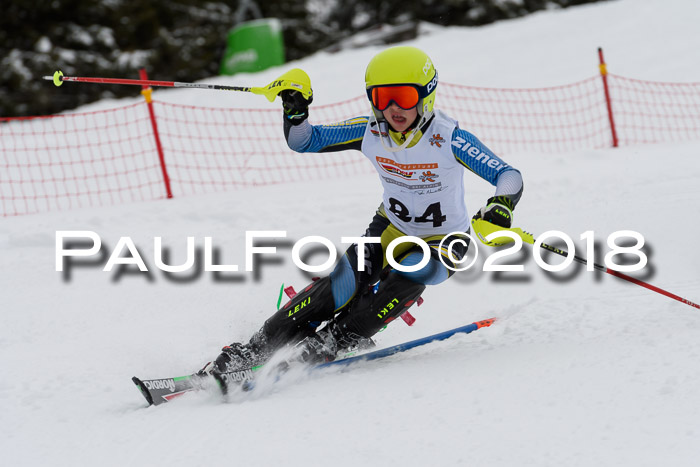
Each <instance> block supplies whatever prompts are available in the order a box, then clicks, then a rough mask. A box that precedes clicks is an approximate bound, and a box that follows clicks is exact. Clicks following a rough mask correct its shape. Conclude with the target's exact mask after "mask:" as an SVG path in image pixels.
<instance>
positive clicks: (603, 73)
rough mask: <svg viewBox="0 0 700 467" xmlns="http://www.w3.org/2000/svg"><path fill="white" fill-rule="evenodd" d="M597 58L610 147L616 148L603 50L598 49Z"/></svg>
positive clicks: (615, 133) (615, 135) (615, 132)
mask: <svg viewBox="0 0 700 467" xmlns="http://www.w3.org/2000/svg"><path fill="white" fill-rule="evenodd" d="M598 58H599V59H600V76H601V78H603V88H604V89H605V103H606V104H607V106H608V119H610V132H611V133H612V145H613V147H614V148H616V147H617V131H615V119H614V118H613V111H612V102H611V101H610V90H609V89H608V69H607V67H606V66H605V60H604V59H603V49H602V48H601V47H598Z"/></svg>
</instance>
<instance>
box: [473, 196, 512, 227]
mask: <svg viewBox="0 0 700 467" xmlns="http://www.w3.org/2000/svg"><path fill="white" fill-rule="evenodd" d="M513 209H515V205H514V204H513V200H511V199H510V197H509V196H505V195H501V196H493V197H491V198H489V199H488V201H486V206H484V207H483V208H481V209H479V212H477V213H476V215H474V217H473V218H474V219H483V220H485V221H487V222H490V223H492V224H496V225H498V226H500V227H505V228H507V229H508V228H510V226H511V225H512V223H513Z"/></svg>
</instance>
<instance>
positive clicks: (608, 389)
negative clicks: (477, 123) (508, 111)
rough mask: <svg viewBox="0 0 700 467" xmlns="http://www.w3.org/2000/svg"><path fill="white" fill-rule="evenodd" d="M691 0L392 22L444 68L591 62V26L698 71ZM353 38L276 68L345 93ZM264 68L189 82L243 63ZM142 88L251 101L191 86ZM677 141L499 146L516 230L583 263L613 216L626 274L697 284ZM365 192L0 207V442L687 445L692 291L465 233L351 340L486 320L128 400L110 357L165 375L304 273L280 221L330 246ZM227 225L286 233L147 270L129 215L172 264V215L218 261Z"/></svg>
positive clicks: (201, 457)
mask: <svg viewBox="0 0 700 467" xmlns="http://www.w3.org/2000/svg"><path fill="white" fill-rule="evenodd" d="M698 19H700V7H698V6H697V4H696V3H695V2H693V1H691V0H687V1H680V0H675V1H661V0H634V1H633V0H620V1H614V2H609V3H602V4H598V5H589V6H582V7H576V8H571V9H567V10H565V11H548V12H543V13H539V14H536V15H533V16H531V17H528V18H524V19H518V20H513V21H507V22H503V23H499V24H495V25H491V26H488V27H483V28H475V29H464V28H449V29H444V30H441V31H437V32H435V33H433V34H432V35H430V36H426V37H423V38H421V39H419V40H417V41H415V42H412V44H415V45H417V46H419V47H422V48H423V49H425V50H426V51H427V52H428V53H429V54H430V55H431V56H432V57H433V59H434V61H435V63H436V65H437V67H438V69H439V70H440V73H441V79H443V80H445V81H449V82H454V83H464V84H476V85H491V86H512V87H523V86H539V85H550V84H562V83H567V82H571V81H575V80H578V79H582V78H585V77H588V76H590V75H592V74H594V73H595V72H596V55H595V49H596V47H597V46H603V47H604V48H605V50H606V54H607V59H608V62H609V64H610V65H609V67H610V69H611V70H613V71H615V72H616V73H618V74H622V75H627V76H632V77H637V78H643V79H656V80H666V81H700V62H698V61H697V60H694V59H692V57H696V55H697V53H696V51H697V50H698V49H700V29H698V28H697V22H698ZM377 50H378V49H376V48H369V49H361V50H353V51H349V52H345V53H342V54H339V55H325V54H319V55H315V56H313V57H309V58H308V59H305V60H302V61H299V62H296V63H294V64H288V67H292V66H298V67H301V68H304V69H305V70H307V71H308V73H309V75H310V76H311V78H312V80H313V83H314V89H315V93H316V96H317V99H318V101H319V102H322V103H330V102H334V101H338V100H341V99H344V98H347V97H354V96H357V95H359V94H361V92H362V78H363V77H362V73H363V70H364V67H365V64H366V63H367V61H368V60H369V58H370V57H371V56H372V55H373V54H374V53H376V51H377ZM285 68H286V67H285ZM280 73H281V69H277V70H269V71H266V72H265V73H260V74H259V75H247V76H242V77H235V78H212V79H211V80H207V81H214V82H227V83H229V82H231V83H237V82H244V81H246V80H247V81H250V82H253V81H254V84H255V83H266V82H269V81H270V80H271V79H272V78H274V77H275V76H277V75H279V74H280ZM156 97H157V98H159V99H162V100H174V101H179V102H193V103H197V104H199V105H228V104H229V102H230V103H231V104H232V105H233V101H234V100H235V101H236V105H238V102H239V101H238V98H239V97H240V102H241V106H246V105H250V106H256V107H262V106H264V105H267V104H266V103H265V101H262V102H261V101H260V100H259V98H258V99H254V100H247V99H249V98H251V97H252V96H244V95H241V96H236V98H235V99H234V98H230V97H227V98H230V99H231V101H224V100H223V99H221V95H220V94H216V93H215V92H212V93H210V92H203V91H168V92H165V91H162V92H157V93H156ZM100 105H101V106H103V107H106V106H113V105H121V103H115V102H103V103H101V104H100ZM438 106H439V99H438ZM92 108H94V106H92ZM312 120H313V117H312ZM279 131H282V130H281V128H280V129H279ZM699 152H700V142H695V143H683V144H675V145H671V144H669V145H663V146H639V147H627V148H620V149H609V150H601V151H587V150H581V151H578V152H575V153H567V154H549V155H546V154H532V153H530V154H509V155H508V156H507V157H506V160H507V162H509V163H510V164H511V165H513V166H515V167H517V168H519V169H520V170H521V171H522V173H523V176H524V179H525V193H524V196H523V199H522V201H521V203H520V204H519V205H518V208H517V210H516V213H515V222H516V224H517V225H518V226H521V227H522V228H524V229H526V230H528V231H531V232H533V233H535V234H539V233H542V232H545V231H547V230H552V229H556V230H561V231H563V232H566V233H567V234H568V235H570V236H571V237H572V238H573V239H574V241H575V243H576V246H577V248H578V249H577V251H578V252H579V254H582V255H585V254H586V251H585V242H584V241H582V240H580V239H579V237H580V235H581V234H582V233H583V232H586V231H594V232H595V238H596V240H597V243H598V245H597V252H596V256H597V259H598V261H602V259H603V256H604V254H605V253H606V252H607V251H609V248H608V247H607V246H606V239H607V237H608V236H609V235H610V234H611V233H613V232H616V231H620V230H633V231H636V232H639V233H641V234H642V235H643V236H644V238H645V240H646V248H645V251H646V253H647V254H648V256H649V264H648V266H647V267H646V268H645V269H644V270H643V271H641V272H640V273H638V274H636V275H637V276H638V277H641V278H643V279H644V280H647V281H649V282H651V283H653V284H655V285H657V286H659V287H662V288H665V289H668V290H670V291H672V292H674V293H676V294H678V295H681V296H684V297H687V298H688V299H690V300H692V301H694V302H698V301H700V253H699V252H698V249H699V246H698V240H697V239H698V235H697V232H698V231H699V229H700V219H699V216H698V208H697V205H698V200H699V199H700V185H699V184H698V180H700V161H699V160H698V153H699ZM290 157H312V156H301V155H297V156H295V155H291V154H290ZM466 183H467V193H468V195H467V203H468V206H469V209H470V210H471V211H472V212H474V211H475V210H476V209H478V208H479V207H480V206H481V205H482V203H483V202H484V201H485V200H486V199H487V198H488V197H489V196H490V195H491V194H492V193H493V188H492V187H491V186H489V185H488V184H487V183H486V182H483V181H481V180H479V179H478V178H476V177H475V176H470V175H468V176H467V182H466ZM380 194H381V193H380V186H379V183H378V181H377V180H376V177H375V176H373V175H370V176H364V177H354V178H346V179H338V180H319V181H308V182H306V183H299V184H294V185H286V186H275V187H265V188H259V189H251V190H247V191H236V192H231V193H228V194H217V195H208V196H199V197H189V198H179V199H173V200H169V201H160V202H152V203H141V204H130V205H123V206H116V207H109V208H100V209H94V210H90V209H84V210H76V211H68V212H61V213H54V214H42V215H36V216H25V217H18V218H9V219H4V220H2V221H0V251H1V252H2V270H1V273H0V284H1V286H0V299H1V300H0V304H1V305H0V306H2V310H3V312H2V313H1V314H0V368H2V370H3V374H4V377H3V378H1V379H0V414H2V423H0V452H2V458H3V464H4V465H12V466H34V465H52V466H76V465H106V466H124V465H168V466H192V465H222V464H231V465H234V464H235V465H245V466H253V465H261V466H267V465H285V466H302V465H332V466H356V465H402V466H409V465H410V466H414V465H415V466H422V465H456V464H464V465H474V466H499V467H500V466H545V465H546V466H550V465H551V466H563V465H565V466H601V465H606V466H623V465H624V466H660V465H669V466H695V465H698V459H699V458H700V443H698V438H699V437H700V365H699V364H698V360H699V359H700V310H697V309H694V308H691V307H690V306H687V305H685V304H682V303H680V302H677V301H674V300H671V299H669V298H666V297H663V296H661V295H659V294H656V293H654V292H651V291H649V290H646V289H643V288H641V287H637V286H634V285H631V284H628V283H626V282H623V281H620V280H619V279H616V278H614V277H612V276H609V275H601V274H598V273H590V272H586V271H585V270H583V269H582V268H575V267H573V266H572V267H571V268H569V269H567V270H566V271H563V272H561V273H553V274H544V273H543V272H542V271H541V270H540V269H539V268H538V267H537V266H536V265H535V263H534V260H533V259H532V253H531V249H530V247H529V246H525V247H524V248H523V250H522V252H520V253H519V254H517V255H516V256H514V260H515V261H516V262H520V263H522V264H524V266H525V270H524V271H523V272H517V273H501V274H494V273H483V272H480V271H479V266H480V265H483V258H484V257H486V256H487V255H488V254H489V253H490V252H491V251H489V250H487V247H485V246H483V245H479V246H478V250H479V253H480V259H479V260H478V261H477V266H476V267H474V268H472V269H471V270H469V271H467V272H464V273H459V274H458V275H456V276H455V277H454V278H452V279H450V280H449V281H448V282H446V283H445V284H443V285H441V286H439V287H431V288H429V289H428V290H427V291H426V292H425V294H424V298H425V304H424V305H423V306H422V307H420V308H415V309H412V312H413V314H414V316H415V317H416V318H417V322H416V324H414V326H412V327H408V326H406V325H405V324H404V323H403V322H401V321H400V320H399V321H397V322H395V323H394V324H392V325H390V326H389V327H388V328H387V330H385V331H384V332H382V333H381V334H379V335H378V336H377V342H378V345H379V346H381V347H384V346H388V345H392V344H395V343H398V342H402V341H405V340H410V339H414V338H418V337H423V336H426V335H428V334H432V333H435V332H439V331H443V330H447V329H450V328H453V327H457V326H460V325H464V324H468V323H470V322H473V321H476V320H480V319H485V318H491V317H497V318H499V321H497V322H496V323H495V324H494V325H493V326H492V327H490V328H486V329H482V330H479V331H477V332H475V333H472V334H469V335H463V336H456V337H454V338H452V339H450V340H448V341H445V342H441V343H436V344H434V345H429V346H426V347H422V348H420V349H415V350H413V351H410V352H407V353H404V354H399V355H396V356H393V357H391V358H388V359H385V360H381V361H376V362H370V363H366V364H362V365H360V366H358V367H356V368H355V369H354V370H352V371H350V372H345V373H339V372H336V371H329V372H324V373H321V374H316V375H314V376H313V377H308V378H301V379H297V380H296V381H287V382H282V383H281V384H278V385H276V386H271V387H262V388H261V390H260V391H258V392H256V393H253V394H251V395H249V396H248V397H240V396H237V397H234V398H233V400H230V401H228V402H226V403H224V402H221V401H220V400H219V399H218V398H217V397H216V395H215V394H207V393H200V394H195V395H191V396H186V397H183V398H181V399H180V400H178V401H175V402H173V403H172V404H169V405H166V406H162V407H154V408H145V403H144V400H143V398H142V397H141V395H140V394H139V393H138V391H137V389H136V388H135V386H133V384H132V383H131V381H130V378H131V376H133V375H138V376H141V377H144V378H158V377H167V376H176V375H181V374H186V373H189V372H192V371H195V370H197V369H198V368H199V367H200V366H201V365H202V364H203V363H204V362H206V361H207V360H209V359H211V358H213V357H215V356H216V355H217V354H218V351H219V348H220V347H221V346H222V345H225V344H228V343H230V342H232V341H238V340H243V339H247V338H248V337H249V335H250V334H251V333H252V332H254V331H255V330H256V329H258V327H259V326H260V325H261V323H262V322H263V321H264V319H265V318H266V317H267V316H268V315H270V314H271V313H272V312H273V311H274V309H275V305H276V301H277V294H278V291H279V286H280V284H281V283H285V284H293V285H295V286H296V288H297V289H298V288H301V287H302V286H303V285H305V284H306V283H307V282H308V281H309V275H307V274H304V273H302V272H301V271H299V270H298V269H297V268H296V267H295V266H294V265H293V263H292V261H291V243H293V242H294V241H296V240H298V239H300V238H302V237H305V236H308V235H322V236H325V237H327V238H329V239H330V240H332V241H333V242H334V243H335V244H336V246H337V247H338V250H339V251H341V252H342V251H343V245H341V244H340V238H341V237H342V236H355V235H361V234H362V233H363V232H364V229H365V228H366V225H367V224H368V223H369V221H370V220H371V218H372V215H373V213H374V209H375V208H376V207H377V205H378V203H379V201H380ZM59 230H90V231H94V232H96V233H97V234H99V235H100V237H101V239H102V243H103V250H104V254H105V255H109V254H111V253H112V249H114V248H115V246H116V245H117V242H118V241H119V238H120V237H130V238H131V239H132V240H133V242H134V244H135V245H136V246H137V248H138V250H139V252H140V253H141V254H142V255H143V258H144V261H145V262H146V264H147V266H148V267H149V270H150V272H149V273H148V274H147V273H141V272H138V270H135V268H133V267H132V268H129V269H127V272H126V273H123V274H119V273H117V272H116V270H115V271H113V272H103V271H102V263H103V262H104V261H102V263H100V261H96V260H91V263H88V264H85V263H83V264H82V265H81V266H80V267H74V268H71V269H70V272H69V273H64V274H62V273H60V272H56V270H55V236H56V231H59ZM246 230H284V231H286V232H287V239H286V243H285V241H284V240H278V241H277V242H276V243H275V244H276V245H277V247H278V253H277V255H276V256H274V257H273V256H269V257H268V258H270V259H275V258H277V261H269V260H268V261H266V262H264V263H263V264H261V265H258V268H257V270H256V271H257V273H256V274H252V273H245V272H241V273H237V274H235V273H224V274H221V275H219V276H216V275H214V274H213V273H210V272H204V271H201V270H199V271H195V272H192V271H190V272H189V273H183V274H181V275H172V276H169V275H167V274H164V273H162V272H161V271H159V270H158V269H157V268H156V267H155V259H154V246H153V242H154V240H153V239H154V237H157V236H160V237H162V238H163V244H164V246H165V247H167V248H168V249H169V251H170V257H169V259H168V262H169V263H170V264H179V263H182V262H183V261H184V259H185V251H186V247H185V246H186V239H187V237H188V236H193V237H195V239H196V242H197V246H198V247H202V245H203V242H204V237H212V238H213V242H214V246H215V247H216V248H217V249H218V250H219V252H220V256H219V261H220V262H221V263H226V264H238V265H240V266H241V269H243V265H244V258H245V256H244V238H245V231H246ZM104 259H106V257H105V258H103V260H104ZM323 260H325V256H324V255H315V256H313V257H312V258H311V260H310V261H311V262H315V263H316V264H318V263H320V262H323ZM548 261H549V262H551V263H558V262H559V261H560V258H558V257H550V258H548ZM200 269H201V268H200ZM324 274H325V273H324ZM182 276H184V277H182Z"/></svg>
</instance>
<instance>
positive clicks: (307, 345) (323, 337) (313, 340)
mask: <svg viewBox="0 0 700 467" xmlns="http://www.w3.org/2000/svg"><path fill="white" fill-rule="evenodd" d="M374 346H375V344H374V341H373V340H372V339H370V338H367V337H362V336H360V335H359V334H355V333H352V332H343V330H342V329H341V328H340V326H338V324H337V323H335V322H333V321H331V322H330V323H328V325H327V326H326V327H325V328H323V329H321V330H320V331H318V332H316V333H315V334H313V335H311V336H309V337H307V338H305V339H304V340H302V341H301V342H299V343H298V344H297V345H296V346H295V349H297V351H298V354H297V359H298V360H300V361H302V362H304V363H307V364H312V365H315V364H319V363H324V362H332V361H333V360H335V359H336V357H337V356H338V355H339V354H343V355H344V354H347V353H349V352H358V351H362V350H366V349H370V348H372V347H374Z"/></svg>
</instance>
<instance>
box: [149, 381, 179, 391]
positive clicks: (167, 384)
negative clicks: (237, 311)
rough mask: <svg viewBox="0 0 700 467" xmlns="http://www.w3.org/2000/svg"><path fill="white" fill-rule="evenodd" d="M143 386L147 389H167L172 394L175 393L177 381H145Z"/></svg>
mask: <svg viewBox="0 0 700 467" xmlns="http://www.w3.org/2000/svg"><path fill="white" fill-rule="evenodd" d="M143 384H144V385H145V386H146V388H147V389H149V390H150V389H167V390H168V391H170V392H175V380H173V379H154V380H152V381H144V382H143Z"/></svg>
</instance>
